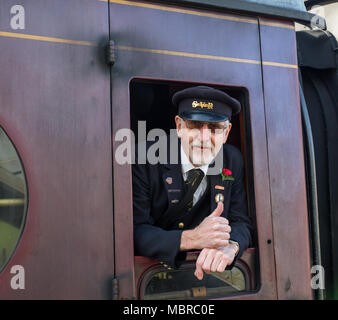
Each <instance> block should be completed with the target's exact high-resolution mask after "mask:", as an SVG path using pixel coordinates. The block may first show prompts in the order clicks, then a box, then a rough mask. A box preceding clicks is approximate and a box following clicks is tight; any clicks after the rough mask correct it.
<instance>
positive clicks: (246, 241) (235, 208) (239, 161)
mask: <svg viewBox="0 0 338 320" xmlns="http://www.w3.org/2000/svg"><path fill="white" fill-rule="evenodd" d="M232 162H234V163H236V165H235V166H232V167H233V168H236V170H234V172H233V175H234V178H235V181H234V183H233V185H232V189H231V199H230V208H229V213H228V219H229V224H230V227H231V233H230V239H231V240H233V241H236V242H238V244H239V248H240V249H239V253H238V255H237V256H236V258H235V259H234V261H233V263H232V264H231V265H230V269H231V268H232V267H233V266H234V264H235V263H236V261H237V259H238V258H240V257H241V255H242V254H243V252H244V251H245V250H246V249H247V248H248V247H249V246H250V244H251V234H252V223H251V219H250V218H249V216H248V214H247V206H246V197H245V189H244V185H243V157H242V154H241V153H240V152H239V151H238V150H236V152H235V154H234V157H233V159H232Z"/></svg>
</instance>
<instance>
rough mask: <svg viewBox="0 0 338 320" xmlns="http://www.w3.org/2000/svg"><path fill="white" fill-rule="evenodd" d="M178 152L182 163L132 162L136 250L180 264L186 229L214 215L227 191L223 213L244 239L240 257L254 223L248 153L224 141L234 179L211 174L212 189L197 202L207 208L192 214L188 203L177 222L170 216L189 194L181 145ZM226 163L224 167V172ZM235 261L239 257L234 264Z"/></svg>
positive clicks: (234, 234)
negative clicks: (245, 168) (250, 215)
mask: <svg viewBox="0 0 338 320" xmlns="http://www.w3.org/2000/svg"><path fill="white" fill-rule="evenodd" d="M169 141H170V140H169ZM148 148H149V146H148ZM178 151H179V157H178V159H179V161H178V162H179V163H178V164H155V165H154V164H149V163H146V164H137V162H136V164H135V165H133V167H132V172H133V208H134V246H135V255H138V256H147V257H152V258H155V259H157V260H159V261H161V262H163V263H165V264H168V265H169V266H171V267H174V268H177V267H179V265H180V264H181V263H182V262H183V261H184V260H185V257H186V253H185V252H180V251H179V249H180V240H181V234H182V232H183V230H186V229H191V228H193V227H195V226H197V225H198V224H199V223H200V222H201V221H202V220H203V219H204V218H205V217H207V216H208V215H210V214H211V212H212V211H214V209H215V208H216V207H217V203H216V201H215V197H216V195H217V194H219V193H221V194H223V196H224V202H223V203H224V210H223V213H222V217H225V218H227V219H228V220H229V224H230V226H231V234H230V238H231V240H234V241H236V242H238V243H239V246H240V252H239V254H238V255H237V257H236V259H237V258H238V257H240V256H241V254H242V253H243V251H244V250H245V249H247V248H248V246H249V244H250V241H251V223H250V219H249V218H248V216H247V210H246V197H245V191H244V188H243V181H242V180H243V158H242V155H241V153H240V151H239V150H238V149H237V148H235V147H233V146H231V145H228V144H225V145H223V154H224V157H223V168H225V169H229V170H230V171H231V172H232V177H233V178H234V181H231V180H226V181H222V176H221V174H218V175H208V176H207V177H208V188H207V191H206V192H209V193H207V194H204V196H202V197H203V199H202V200H200V201H199V202H198V203H197V204H199V205H201V203H200V202H201V201H202V202H203V203H202V207H201V208H202V210H195V211H194V210H193V211H194V212H193V215H191V213H192V212H187V211H186V212H184V210H185V209H184V208H183V211H182V208H181V213H180V214H179V217H178V218H177V219H176V220H175V219H174V221H172V219H171V221H168V218H169V220H170V218H171V217H174V218H175V216H176V215H177V208H179V204H180V200H181V199H182V198H183V197H184V181H183V176H182V168H181V164H180V159H181V157H180V144H179V145H178ZM221 151H222V150H221ZM221 151H220V152H221ZM168 152H169V148H168ZM169 158H170V157H169V155H168V159H169ZM136 161H137V156H136ZM223 168H219V172H220V173H221V171H222V169H223ZM215 187H216V188H215ZM222 187H224V190H222ZM197 204H196V205H195V206H194V207H193V209H194V208H195V207H196V206H197ZM182 221H183V222H184V227H183V228H182V224H183V223H182ZM236 259H235V260H236ZM234 263H235V261H234V262H233V263H232V265H231V266H230V268H232V266H233V265H234Z"/></svg>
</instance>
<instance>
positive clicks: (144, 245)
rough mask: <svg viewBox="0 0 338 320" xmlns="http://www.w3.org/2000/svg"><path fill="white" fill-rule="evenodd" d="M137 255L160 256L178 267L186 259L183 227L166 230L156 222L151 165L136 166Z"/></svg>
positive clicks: (135, 242)
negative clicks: (182, 244)
mask: <svg viewBox="0 0 338 320" xmlns="http://www.w3.org/2000/svg"><path fill="white" fill-rule="evenodd" d="M132 174H133V175H132V177H133V211H134V247H135V255H140V256H146V257H151V258H154V259H157V260H159V261H161V262H163V263H165V264H168V265H169V266H171V267H174V268H178V267H179V266H180V265H181V264H182V263H183V261H184V260H185V258H186V253H185V252H181V251H180V242H181V235H182V230H169V231H166V230H164V229H161V228H159V227H157V226H155V225H154V218H153V217H152V215H151V214H150V212H151V198H152V196H151V194H152V193H151V185H150V174H149V172H148V166H147V165H145V164H144V165H143V164H135V165H133V166H132Z"/></svg>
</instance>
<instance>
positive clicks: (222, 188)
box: [215, 185, 224, 190]
mask: <svg viewBox="0 0 338 320" xmlns="http://www.w3.org/2000/svg"><path fill="white" fill-rule="evenodd" d="M215 189H218V190H224V187H223V186H219V185H216V186H215Z"/></svg>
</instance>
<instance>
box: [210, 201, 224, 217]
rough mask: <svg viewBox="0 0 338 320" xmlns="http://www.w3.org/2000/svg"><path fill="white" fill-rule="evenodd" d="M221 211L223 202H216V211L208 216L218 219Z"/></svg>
mask: <svg viewBox="0 0 338 320" xmlns="http://www.w3.org/2000/svg"><path fill="white" fill-rule="evenodd" d="M223 209H224V205H223V202H222V201H220V202H218V204H217V207H216V209H215V210H214V211H213V212H212V213H211V214H210V216H209V217H219V216H220V215H221V214H222V212H223Z"/></svg>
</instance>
